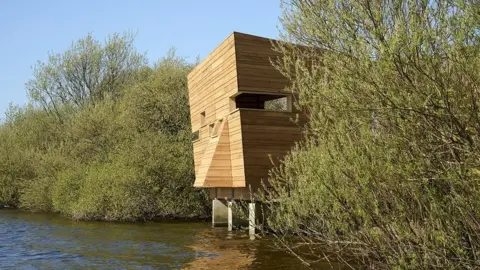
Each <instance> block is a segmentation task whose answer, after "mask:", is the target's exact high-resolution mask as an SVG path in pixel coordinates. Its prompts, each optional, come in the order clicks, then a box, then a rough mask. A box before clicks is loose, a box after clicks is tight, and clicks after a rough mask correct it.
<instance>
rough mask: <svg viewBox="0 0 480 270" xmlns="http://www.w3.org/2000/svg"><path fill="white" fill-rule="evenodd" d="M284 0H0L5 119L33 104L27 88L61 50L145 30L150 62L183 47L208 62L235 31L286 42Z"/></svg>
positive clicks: (0, 111) (142, 42)
mask: <svg viewBox="0 0 480 270" xmlns="http://www.w3.org/2000/svg"><path fill="white" fill-rule="evenodd" d="M280 14H281V9H280V0H241V1H235V0H203V1H201V0H157V1H154V0H151V1H143V0H135V1H133V0H132V1H123V0H122V1H120V0H117V1H113V0H108V1H107V0H105V1H104V0H82V1H64V0H57V1H53V0H42V1H37V0H31V1H26V0H0V118H3V117H4V112H5V111H6V109H7V108H8V104H9V103H13V104H16V105H24V104H26V103H27V102H28V98H27V96H26V90H25V83H26V82H27V81H28V80H29V79H30V78H32V70H31V68H32V66H33V65H35V63H36V62H37V60H40V61H45V60H46V59H47V56H48V52H53V53H60V52H63V51H65V50H66V49H68V47H69V46H70V45H71V43H72V41H74V40H77V39H79V38H81V37H83V36H85V35H87V34H88V33H92V34H93V35H94V36H95V37H96V38H97V39H99V40H104V38H105V37H106V36H108V34H111V33H114V32H124V31H134V32H138V34H137V38H136V47H137V49H138V50H139V51H141V52H147V56H148V58H149V60H150V63H152V62H154V61H156V60H157V59H159V58H160V57H162V56H164V55H165V54H166V53H167V51H168V49H169V48H171V47H175V48H176V49H177V54H178V55H179V56H184V57H187V59H188V60H189V61H192V62H193V61H195V59H196V57H197V56H199V57H200V58H201V59H203V58H204V57H205V56H207V55H208V54H209V53H210V52H211V51H212V50H213V49H214V48H215V47H216V46H217V45H218V44H219V43H220V42H222V41H223V40H224V39H225V38H226V37H227V36H228V35H229V34H230V33H231V32H233V31H237V32H244V33H249V34H254V35H260V36H265V37H271V38H275V37H278V28H277V26H278V25H279V20H278V17H279V16H280Z"/></svg>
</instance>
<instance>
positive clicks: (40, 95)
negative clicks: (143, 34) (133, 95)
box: [26, 33, 147, 120]
mask: <svg viewBox="0 0 480 270" xmlns="http://www.w3.org/2000/svg"><path fill="white" fill-rule="evenodd" d="M134 40H135V39H134V36H133V35H132V34H129V33H126V34H123V35H119V34H117V33H115V34H113V35H111V36H109V37H108V38H107V39H106V40H105V42H104V44H102V43H101V42H99V41H98V40H96V39H94V38H93V36H92V35H91V34H89V35H88V36H86V37H85V38H82V39H80V40H78V41H76V42H74V43H72V46H71V47H70V48H69V49H68V50H67V51H65V52H64V53H62V54H52V55H49V58H48V62H47V63H43V62H38V63H37V65H36V66H35V67H34V69H33V75H34V79H32V80H30V81H29V82H28V83H27V84H26V86H27V90H28V93H29V96H30V98H31V100H32V101H33V102H34V103H35V104H38V105H40V106H41V107H42V108H43V109H44V110H45V111H46V112H48V113H49V114H51V115H55V116H56V117H57V118H59V120H62V119H63V118H65V117H66V116H65V115H64V113H62V111H65V110H68V111H69V110H72V109H77V108H83V107H85V106H88V105H90V104H95V103H97V102H100V101H102V100H104V99H106V98H110V99H113V100H117V99H118V98H119V96H120V94H121V92H122V90H123V88H125V87H126V86H128V85H129V84H130V83H131V82H133V81H135V79H136V77H137V75H138V74H137V71H138V70H139V69H141V68H142V67H144V66H145V65H146V62H147V60H146V58H145V55H143V54H140V53H138V52H137V51H136V49H135V47H134Z"/></svg>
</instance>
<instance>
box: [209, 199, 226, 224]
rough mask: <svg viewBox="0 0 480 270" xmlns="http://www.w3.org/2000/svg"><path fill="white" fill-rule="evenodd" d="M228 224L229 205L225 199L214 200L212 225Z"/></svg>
mask: <svg viewBox="0 0 480 270" xmlns="http://www.w3.org/2000/svg"><path fill="white" fill-rule="evenodd" d="M227 225H228V207H227V201H225V200H218V199H214V200H212V226H213V227H225V226H227Z"/></svg>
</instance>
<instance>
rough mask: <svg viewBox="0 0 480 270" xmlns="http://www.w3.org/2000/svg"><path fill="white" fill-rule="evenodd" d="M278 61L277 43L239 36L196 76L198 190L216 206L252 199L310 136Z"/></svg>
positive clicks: (192, 78) (191, 85)
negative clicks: (217, 201)
mask: <svg viewBox="0 0 480 270" xmlns="http://www.w3.org/2000/svg"><path fill="white" fill-rule="evenodd" d="M278 56H279V54H278V53H277V52H275V51H274V50H273V49H272V43H271V40H270V39H267V38H262V37H257V36H252V35H247V34H242V33H237V32H234V33H232V34H231V35H230V36H229V37H228V38H227V39H225V40H224V41H223V42H222V43H221V44H220V46H218V47H217V48H216V49H215V50H214V51H213V52H212V53H211V54H210V55H209V56H208V57H206V58H205V60H203V61H202V62H201V63H200V64H199V65H198V66H197V67H195V69H193V71H192V72H191V73H190V74H189V75H188V90H189V102H190V114H191V121H192V132H194V133H196V140H194V142H193V146H194V156H195V176H196V179H195V184H194V186H195V187H206V188H210V190H211V192H210V195H211V197H212V199H213V198H222V199H238V198H243V199H249V198H250V193H249V190H253V191H254V190H256V189H258V188H261V181H262V180H263V181H264V182H266V181H267V178H268V171H269V170H270V169H271V168H272V166H273V165H272V161H273V162H277V161H278V160H279V159H280V158H281V157H282V156H284V155H285V154H286V153H287V152H288V151H289V150H290V149H291V147H292V146H293V145H294V142H295V141H299V140H300V139H301V138H302V136H303V135H302V128H301V126H303V124H304V121H305V117H304V115H303V114H299V112H298V111H295V109H294V108H293V106H292V97H291V95H290V94H288V93H286V92H285V91H284V88H285V86H287V84H288V81H287V79H286V78H285V77H284V76H282V75H281V74H280V72H278V71H277V70H276V69H275V68H274V67H273V66H272V64H271V60H275V59H276V58H277V57H278ZM297 116H299V119H300V121H299V122H298V123H295V122H294V121H293V120H292V119H296V118H297Z"/></svg>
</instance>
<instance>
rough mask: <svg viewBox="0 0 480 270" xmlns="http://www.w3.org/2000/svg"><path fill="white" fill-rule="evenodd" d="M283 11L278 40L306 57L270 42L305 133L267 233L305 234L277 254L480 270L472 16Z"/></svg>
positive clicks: (383, 8) (276, 179)
mask: <svg viewBox="0 0 480 270" xmlns="http://www.w3.org/2000/svg"><path fill="white" fill-rule="evenodd" d="M283 6H284V11H285V13H284V16H283V21H282V22H283V24H284V26H285V30H286V32H285V33H284V34H285V36H284V38H285V40H288V41H293V42H296V43H299V44H303V45H307V46H308V47H300V48H299V47H296V48H295V47H292V46H291V45H289V44H285V43H283V44H278V45H277V49H278V50H279V51H280V52H282V53H283V54H284V58H283V59H282V61H281V62H278V63H277V67H278V68H279V69H280V70H281V71H282V72H283V73H284V74H285V75H286V76H287V77H289V78H291V79H292V81H293V84H292V87H291V88H290V90H291V91H292V92H294V93H295V94H297V95H298V97H299V100H298V104H297V105H298V106H299V107H301V108H302V109H303V110H305V111H306V112H308V115H309V123H308V130H307V134H308V138H307V140H306V142H304V143H303V144H301V145H299V146H298V147H297V148H296V149H294V150H293V152H292V153H291V154H290V155H289V156H288V157H287V158H286V159H285V161H284V164H283V166H281V167H279V168H277V169H276V170H274V171H273V172H272V177H271V184H272V185H273V190H272V192H271V194H270V195H271V196H273V198H274V199H275V200H273V201H270V202H271V207H272V208H274V209H273V210H272V213H273V215H272V216H271V219H270V224H271V226H272V228H273V229H274V230H275V231H276V232H277V233H278V234H301V235H303V236H306V237H305V238H303V239H304V240H305V241H304V242H302V243H296V244H295V247H296V248H294V247H293V245H291V244H290V243H285V244H286V245H288V246H290V248H291V250H292V251H294V252H296V253H297V255H299V257H300V258H304V259H305V260H308V258H312V257H311V255H315V258H316V259H318V258H336V259H338V260H343V261H346V260H347V259H349V258H354V260H355V262H356V263H360V264H363V265H366V266H367V267H372V268H386V269H390V268H399V269H405V268H409V269H431V268H445V267H447V268H457V267H461V268H478V267H479V261H480V260H479V257H478V256H480V238H479V234H478V232H479V231H480V226H479V224H480V222H479V220H480V210H479V209H480V208H479V207H480V205H479V203H478V199H477V198H478V197H479V195H480V174H478V168H479V167H480V162H479V161H480V154H479V153H480V151H479V150H480V149H479V148H480V121H479V118H478V113H479V110H478V102H479V101H480V97H479V95H478V93H479V90H480V89H479V84H478V82H479V81H480V77H479V74H480V54H479V53H480V46H479V42H480V37H479V33H480V32H479V28H478V26H479V23H480V16H479V15H480V13H479V6H478V5H477V4H475V3H474V2H472V1H395V2H390V1H384V2H378V1H321V0H319V1H297V0H292V1H284V3H283ZM271 199H272V197H269V198H267V203H268V202H269V200H271ZM279 200H280V202H281V203H276V202H277V201H279ZM306 253H308V254H306ZM325 256H326V257H325Z"/></svg>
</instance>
